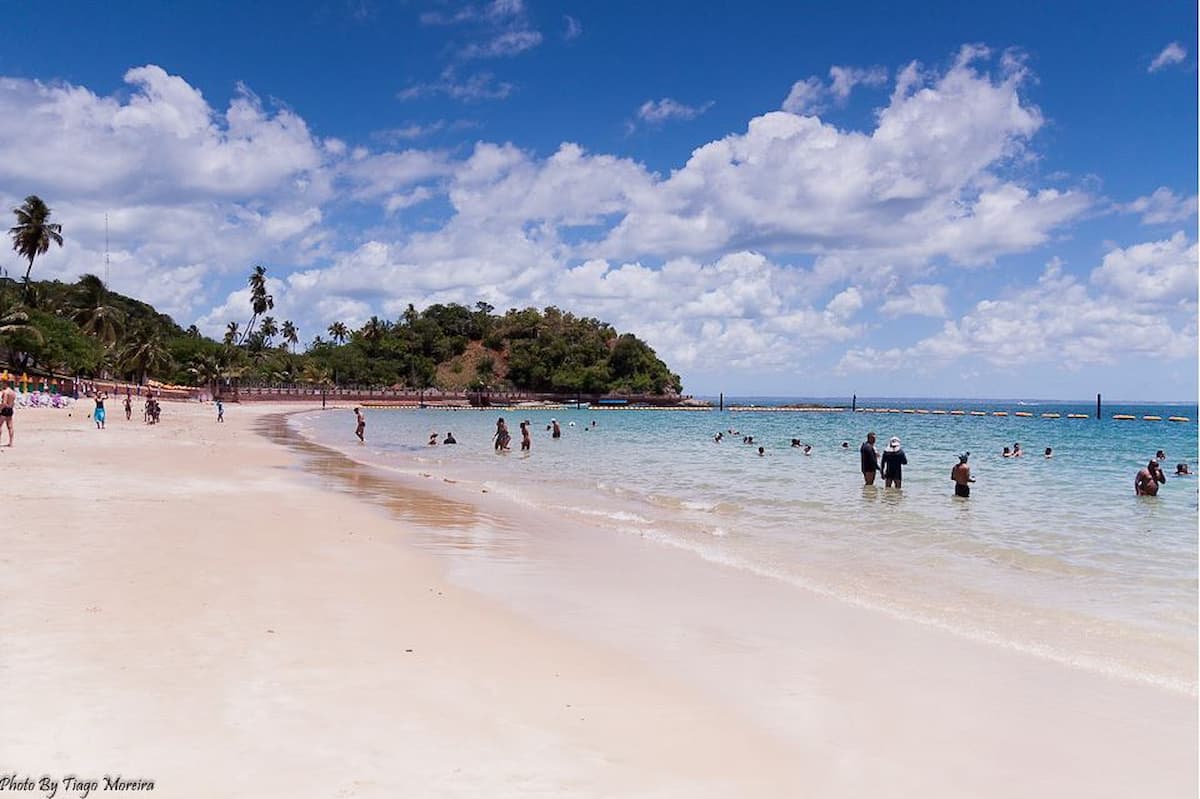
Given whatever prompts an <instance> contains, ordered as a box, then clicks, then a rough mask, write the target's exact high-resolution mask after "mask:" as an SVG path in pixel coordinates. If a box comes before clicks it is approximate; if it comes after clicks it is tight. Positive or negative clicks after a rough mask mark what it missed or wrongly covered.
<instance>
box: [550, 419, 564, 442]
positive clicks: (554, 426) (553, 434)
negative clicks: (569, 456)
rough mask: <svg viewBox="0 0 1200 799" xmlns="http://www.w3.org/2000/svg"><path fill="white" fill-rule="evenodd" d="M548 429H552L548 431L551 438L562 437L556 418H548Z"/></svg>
mask: <svg viewBox="0 0 1200 799" xmlns="http://www.w3.org/2000/svg"><path fill="white" fill-rule="evenodd" d="M550 429H551V430H552V431H553V432H551V433H550V437H551V438H562V429H561V428H560V427H559V426H558V420H557V419H551V420H550Z"/></svg>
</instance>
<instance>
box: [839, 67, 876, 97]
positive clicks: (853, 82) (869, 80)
mask: <svg viewBox="0 0 1200 799" xmlns="http://www.w3.org/2000/svg"><path fill="white" fill-rule="evenodd" d="M887 79H888V73H887V70H886V69H885V68H883V67H867V68H865V69H864V68H860V67H838V66H834V67H830V68H829V91H830V93H831V94H832V95H833V96H834V97H835V98H837V99H838V100H840V101H843V102H844V101H845V100H846V99H847V98H848V97H849V96H850V92H851V91H852V90H853V89H854V87H855V86H882V85H883V84H885V83H887Z"/></svg>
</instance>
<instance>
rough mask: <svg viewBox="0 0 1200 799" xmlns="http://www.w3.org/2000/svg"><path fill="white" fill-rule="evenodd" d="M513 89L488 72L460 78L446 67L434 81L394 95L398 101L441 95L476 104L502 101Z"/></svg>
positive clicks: (453, 70) (415, 85)
mask: <svg viewBox="0 0 1200 799" xmlns="http://www.w3.org/2000/svg"><path fill="white" fill-rule="evenodd" d="M515 89H516V86H514V85H513V84H511V83H509V82H507V81H502V80H497V79H496V76H495V75H493V74H492V73H490V72H476V73H475V74H473V75H469V76H467V77H464V78H460V77H459V76H458V72H457V71H456V70H455V69H454V68H453V67H446V68H445V69H444V70H442V74H441V76H440V77H439V78H438V79H437V80H436V81H431V82H428V83H415V84H413V85H411V86H409V87H407V88H405V89H401V90H400V91H399V92H397V93H396V97H397V98H398V99H400V100H416V99H418V98H420V97H428V96H431V95H438V94H442V95H445V96H446V97H449V98H450V99H452V100H461V101H462V102H464V103H477V102H481V101H483V100H503V99H504V98H505V97H508V96H509V95H510V94H512V93H513V91H514V90H515Z"/></svg>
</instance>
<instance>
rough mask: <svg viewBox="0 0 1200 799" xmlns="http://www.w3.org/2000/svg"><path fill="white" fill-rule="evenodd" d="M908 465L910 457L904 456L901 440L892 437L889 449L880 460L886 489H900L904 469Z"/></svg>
mask: <svg viewBox="0 0 1200 799" xmlns="http://www.w3.org/2000/svg"><path fill="white" fill-rule="evenodd" d="M907 463H908V456H907V455H905V454H904V450H902V449H900V439H899V438H897V437H896V436H892V439H891V441H889V442H888V445H887V449H885V450H884V451H883V456H882V457H881V458H880V459H879V466H880V471H881V472H883V485H884V487H885V488H891V487H892V486H895V487H896V488H899V487H900V478H901V475H902V469H903V467H904V465H905V464H907Z"/></svg>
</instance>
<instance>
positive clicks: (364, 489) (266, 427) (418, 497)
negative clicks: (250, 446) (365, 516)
mask: <svg viewBox="0 0 1200 799" xmlns="http://www.w3.org/2000/svg"><path fill="white" fill-rule="evenodd" d="M289 415H290V414H286V413H279V414H271V415H269V416H265V417H263V418H262V419H260V420H259V421H258V423H257V424H256V428H255V429H256V432H258V433H259V434H260V435H263V436H265V437H266V438H268V439H270V440H271V441H273V442H274V443H276V444H280V445H283V446H285V447H287V448H288V449H289V450H291V451H292V452H294V453H295V454H296V455H297V456H298V457H299V459H300V463H299V466H300V468H301V469H303V470H304V471H305V472H307V473H308V474H310V475H312V476H313V477H314V478H316V479H318V480H320V481H321V483H322V485H323V486H326V487H328V488H333V489H334V490H337V491H341V492H343V493H346V494H351V495H353V496H356V497H361V498H363V499H366V500H369V501H370V502H372V503H374V504H376V505H379V506H382V507H384V508H386V509H387V510H388V511H389V512H391V514H392V515H393V516H395V517H396V518H397V519H400V520H402V521H404V522H408V523H410V524H411V525H413V528H415V529H414V530H413V532H415V533H416V535H415V536H414V541H413V543H415V544H416V545H418V546H419V547H421V548H422V549H426V550H429V551H432V552H434V553H435V554H457V555H463V554H467V555H474V556H484V557H487V558H498V559H503V560H524V556H523V555H522V553H521V550H522V549H523V548H524V547H523V545H524V543H525V541H526V537H525V536H523V535H521V534H520V531H519V530H517V529H516V528H515V526H514V525H513V524H512V523H511V522H509V521H507V520H505V519H503V518H501V517H498V516H493V515H490V514H486V513H483V512H481V510H480V509H479V508H477V507H475V506H474V505H471V504H468V503H466V502H459V501H457V500H454V499H449V498H447V497H443V496H439V495H438V494H436V493H434V492H431V491H425V490H422V489H420V488H416V487H413V486H411V485H406V484H405V482H406V481H405V480H404V479H403V478H401V477H400V476H388V475H386V474H384V473H382V472H381V470H379V469H377V468H374V467H371V466H368V465H366V464H363V463H359V462H358V461H355V460H352V459H350V458H348V457H347V456H345V455H343V454H342V453H340V452H338V451H337V450H333V449H330V448H328V447H324V446H321V445H320V444H315V443H313V442H312V441H309V440H308V439H306V438H304V437H303V436H302V435H300V433H299V432H297V431H296V430H294V429H293V428H292V427H291V426H290V425H289V424H288V421H287V420H288V416H289Z"/></svg>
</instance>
